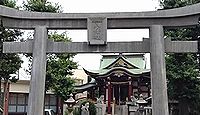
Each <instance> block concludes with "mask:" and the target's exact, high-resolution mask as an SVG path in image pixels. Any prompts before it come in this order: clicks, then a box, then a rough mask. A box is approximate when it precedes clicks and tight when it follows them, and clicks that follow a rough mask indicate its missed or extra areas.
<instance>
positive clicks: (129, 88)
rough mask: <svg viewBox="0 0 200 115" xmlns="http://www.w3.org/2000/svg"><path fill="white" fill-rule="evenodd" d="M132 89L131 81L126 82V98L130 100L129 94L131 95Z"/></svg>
mask: <svg viewBox="0 0 200 115" xmlns="http://www.w3.org/2000/svg"><path fill="white" fill-rule="evenodd" d="M132 92H133V89H132V82H131V81H129V82H128V100H129V101H130V99H131V95H132Z"/></svg>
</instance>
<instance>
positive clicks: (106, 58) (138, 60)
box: [100, 54, 145, 70]
mask: <svg viewBox="0 0 200 115" xmlns="http://www.w3.org/2000/svg"><path fill="white" fill-rule="evenodd" d="M119 60H122V61H124V62H125V63H127V64H128V65H129V66H132V67H130V68H135V69H144V68H145V60H144V55H143V54H134V55H133V54H132V55H131V54H130V55H121V54H120V55H103V58H102V59H101V62H100V70H101V69H109V68H111V67H112V65H114V64H116V63H117V61H119Z"/></svg>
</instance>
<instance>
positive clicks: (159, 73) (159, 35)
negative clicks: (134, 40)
mask: <svg viewBox="0 0 200 115" xmlns="http://www.w3.org/2000/svg"><path fill="white" fill-rule="evenodd" d="M150 58H151V88H152V111H153V113H152V115H169V111H168V97H167V83H166V67H165V47H164V38H163V26H161V25H153V26H151V27H150Z"/></svg>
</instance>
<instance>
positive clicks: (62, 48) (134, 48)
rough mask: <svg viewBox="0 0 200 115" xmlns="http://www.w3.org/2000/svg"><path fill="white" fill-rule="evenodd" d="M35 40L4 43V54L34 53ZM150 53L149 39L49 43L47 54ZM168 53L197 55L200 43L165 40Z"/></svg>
mask: <svg viewBox="0 0 200 115" xmlns="http://www.w3.org/2000/svg"><path fill="white" fill-rule="evenodd" d="M32 47H33V40H29V41H27V42H4V43H3V51H4V53H32V50H33V48H32ZM65 52H67V53H119V52H123V53H150V45H149V39H148V38H145V39H144V40H143V41H135V42H108V43H107V45H102V46H101V45H100V46H98V45H96V46H90V45H88V43H87V42H69V43H64V42H53V41H49V40H48V41H47V53H65ZM165 52H166V53H187V52H192V53H197V52H198V41H171V40H170V39H168V38H167V39H165Z"/></svg>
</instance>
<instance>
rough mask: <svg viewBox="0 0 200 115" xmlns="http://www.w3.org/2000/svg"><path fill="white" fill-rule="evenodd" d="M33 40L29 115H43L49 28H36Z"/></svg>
mask: <svg viewBox="0 0 200 115" xmlns="http://www.w3.org/2000/svg"><path fill="white" fill-rule="evenodd" d="M33 40H34V42H33V62H32V71H31V81H30V91H29V99H28V115H43V114H44V108H43V107H44V94H45V93H44V91H45V77H46V50H47V28H46V27H45V26H37V27H35V32H34V39H33Z"/></svg>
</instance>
